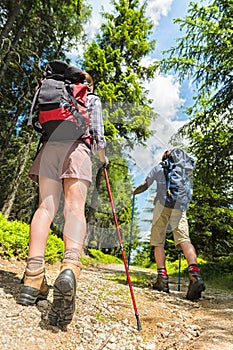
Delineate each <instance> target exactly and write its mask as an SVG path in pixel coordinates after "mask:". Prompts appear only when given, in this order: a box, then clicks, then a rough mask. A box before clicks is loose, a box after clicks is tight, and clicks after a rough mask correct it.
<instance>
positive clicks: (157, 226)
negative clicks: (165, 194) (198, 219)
mask: <svg viewBox="0 0 233 350" xmlns="http://www.w3.org/2000/svg"><path fill="white" fill-rule="evenodd" d="M169 231H170V232H173V236H174V242H175V246H176V247H179V244H180V243H182V242H190V238H189V227H188V220H187V216H186V211H181V210H179V209H170V208H166V207H164V206H163V205H161V204H160V202H159V201H157V202H156V204H155V207H154V213H153V221H152V228H151V238H150V243H151V245H153V246H161V247H164V245H165V241H166V233H167V232H169Z"/></svg>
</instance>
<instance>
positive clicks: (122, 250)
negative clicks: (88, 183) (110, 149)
mask: <svg viewBox="0 0 233 350" xmlns="http://www.w3.org/2000/svg"><path fill="white" fill-rule="evenodd" d="M103 169H104V176H105V180H106V185H107V189H108V195H109V199H110V202H111V206H112V212H113V217H114V221H115V225H116V230H117V235H118V240H119V243H120V247H121V253H122V258H123V261H124V265H125V272H126V276H127V281H128V285H129V289H130V294H131V299H132V303H133V307H134V312H135V317H136V320H137V328H138V330H139V331H140V330H141V329H142V326H141V323H140V320H139V314H138V310H137V305H136V301H135V297H134V292H133V286H132V283H131V279H130V274H129V269H128V265H127V262H126V258H125V252H124V248H123V243H122V239H121V233H120V229H119V225H118V221H117V216H116V210H115V207H114V202H113V198H112V193H111V188H110V183H109V179H108V173H107V169H106V166H104V167H103Z"/></svg>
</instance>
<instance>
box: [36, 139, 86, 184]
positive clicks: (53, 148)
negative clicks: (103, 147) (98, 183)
mask: <svg viewBox="0 0 233 350" xmlns="http://www.w3.org/2000/svg"><path fill="white" fill-rule="evenodd" d="M39 176H45V177H48V178H50V179H53V180H57V181H62V179H66V178H77V179H80V180H86V181H89V182H90V183H91V181H92V162H91V151H90V149H89V148H88V147H87V146H86V145H85V143H84V142H82V141H75V142H74V141H62V142H57V141H50V142H47V143H46V144H45V145H44V146H43V147H42V149H41V150H40V152H39V153H38V155H37V157H36V159H35V160H34V162H33V164H32V167H31V169H30V171H29V177H30V178H31V179H32V180H33V181H35V182H37V183H39Z"/></svg>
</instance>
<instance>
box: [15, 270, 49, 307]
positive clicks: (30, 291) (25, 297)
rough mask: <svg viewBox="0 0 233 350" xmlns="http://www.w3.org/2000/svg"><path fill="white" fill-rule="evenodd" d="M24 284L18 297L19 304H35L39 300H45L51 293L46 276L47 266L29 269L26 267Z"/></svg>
mask: <svg viewBox="0 0 233 350" xmlns="http://www.w3.org/2000/svg"><path fill="white" fill-rule="evenodd" d="M22 283H23V286H22V287H21V290H20V293H19V295H18V297H17V299H16V302H17V304H21V305H35V304H36V303H37V301H38V300H45V299H47V296H48V294H49V286H48V284H47V281H46V277H45V268H44V267H41V268H40V269H38V270H35V271H34V270H29V269H28V268H26V270H25V272H24V276H23V278H22Z"/></svg>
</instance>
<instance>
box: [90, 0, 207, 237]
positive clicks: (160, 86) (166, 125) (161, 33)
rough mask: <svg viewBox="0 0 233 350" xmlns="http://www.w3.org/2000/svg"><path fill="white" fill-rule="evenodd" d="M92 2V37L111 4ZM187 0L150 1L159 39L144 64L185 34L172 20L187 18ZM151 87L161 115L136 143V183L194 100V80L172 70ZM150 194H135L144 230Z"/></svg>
mask: <svg viewBox="0 0 233 350" xmlns="http://www.w3.org/2000/svg"><path fill="white" fill-rule="evenodd" d="M200 1H201V0H200ZM200 1H199V2H200ZM89 3H90V4H91V5H92V7H93V16H92V20H91V22H90V23H89V24H88V26H87V28H86V31H87V32H88V33H89V36H90V37H94V35H95V34H96V32H97V31H98V29H99V26H100V23H101V21H102V19H101V16H100V9H101V8H102V7H103V8H104V11H105V12H109V11H111V4H110V1H107V0H99V1H98V2H96V1H94V0H92V1H89ZM188 4H189V0H149V1H148V10H147V15H148V17H150V18H151V20H152V21H153V23H154V33H153V36H152V37H153V38H154V39H155V40H156V48H155V51H154V52H153V53H152V55H151V56H150V57H147V58H146V59H145V64H146V61H147V62H148V63H149V62H151V61H152V60H155V59H157V60H159V59H161V57H162V51H163V50H167V49H169V47H171V46H172V45H175V39H176V38H178V37H181V36H182V33H181V32H180V30H179V27H178V25H175V24H174V23H173V19H174V18H177V17H181V18H184V17H185V16H186V15H187V9H188ZM148 87H149V90H150V95H149V97H150V98H151V99H152V100H153V107H154V110H155V111H156V112H158V113H159V115H160V116H159V118H158V119H157V120H156V121H155V122H153V123H152V125H151V128H152V129H153V130H156V134H155V136H153V137H152V138H151V139H149V140H148V142H147V147H146V148H143V147H136V148H135V150H134V151H133V152H132V154H131V156H132V158H133V162H134V166H133V167H132V175H133V178H134V182H135V185H139V184H140V183H141V182H142V181H143V180H144V179H145V177H146V175H147V173H148V172H149V170H150V169H151V168H152V167H153V166H154V165H156V164H157V163H158V162H159V161H160V159H161V156H162V154H163V152H164V150H165V149H167V148H169V147H170V146H171V145H170V143H169V140H170V138H171V136H172V135H173V134H174V133H175V132H176V131H177V130H178V129H179V128H180V127H181V126H182V125H183V124H184V122H185V121H186V120H187V117H186V115H185V114H184V112H183V107H185V106H188V105H190V104H192V89H191V84H190V83H189V82H185V83H184V84H182V85H180V83H179V82H178V79H177V78H176V77H175V76H174V75H172V74H167V75H161V74H159V73H158V74H157V75H156V77H155V78H154V79H153V81H151V82H148V86H147V88H148ZM149 196H150V193H149V191H146V192H145V193H143V194H140V195H138V196H137V197H136V199H137V202H136V205H137V207H138V210H139V217H140V218H141V220H139V224H140V227H141V230H142V231H145V232H148V230H150V223H147V224H145V223H144V222H143V219H144V218H147V219H150V218H151V217H152V214H149V215H148V213H147V212H146V208H147V207H148V204H147V199H148V197H149ZM142 234H143V233H142Z"/></svg>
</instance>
